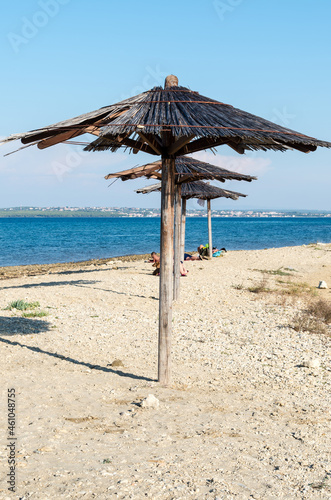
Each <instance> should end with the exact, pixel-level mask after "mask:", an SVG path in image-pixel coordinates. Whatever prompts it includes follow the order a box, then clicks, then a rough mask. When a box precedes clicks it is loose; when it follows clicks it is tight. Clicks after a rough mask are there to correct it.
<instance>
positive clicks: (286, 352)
mask: <svg viewBox="0 0 331 500" xmlns="http://www.w3.org/2000/svg"><path fill="white" fill-rule="evenodd" d="M187 268H188V269H189V273H188V275H187V276H186V277H182V278H181V296H180V300H179V301H178V302H176V303H175V304H174V307H173V345H172V359H173V364H172V372H173V377H172V379H173V381H172V384H171V385H170V386H169V387H161V386H160V385H159V384H158V383H157V381H156V376H157V333H158V306H159V304H158V284H159V278H158V277H156V276H152V270H153V268H152V267H151V265H150V264H149V263H147V262H146V261H144V260H137V261H130V262H125V261H120V260H117V261H114V260H113V261H108V262H104V261H103V262H102V263H96V264H91V265H89V266H81V267H80V266H79V265H77V266H71V267H70V268H66V269H64V270H61V268H53V269H46V270H43V272H44V273H46V274H37V272H36V274H35V275H34V276H31V275H29V276H24V268H22V273H21V274H20V276H19V277H11V278H10V277H8V276H6V275H3V276H2V281H1V282H0V285H1V286H0V288H1V290H0V308H1V314H0V349H1V360H2V363H1V370H0V373H1V374H0V382H1V383H0V387H1V401H2V405H1V412H0V413H1V414H0V428H1V440H0V471H1V475H0V477H1V482H0V498H1V499H7V498H8V499H12V498H20V499H22V500H23V499H24V500H25V499H30V498H32V499H33V500H34V499H40V500H45V499H55V498H56V499H62V498H63V499H65V498H69V499H93V498H95V499H98V500H103V499H137V500H139V499H142V498H151V499H162V500H163V499H169V500H170V499H185V500H186V499H212V500H217V499H229V500H230V499H240V500H245V499H261V500H273V499H302V500H310V499H312V500H315V499H316V500H317V499H323V500H324V499H328V498H331V471H330V450H331V439H330V428H331V426H330V423H331V415H330V408H331V404H330V403H331V401H330V394H331V391H330V379H331V363H330V344H331V342H330V341H331V337H330V334H331V328H330V325H328V324H324V325H323V331H316V332H315V331H313V332H311V331H302V330H300V329H299V330H298V329H294V328H293V326H294V325H295V321H296V317H297V315H298V313H300V311H304V310H305V308H306V304H307V301H316V300H319V299H323V301H326V302H327V303H330V301H331V290H330V288H327V289H318V288H317V287H318V284H319V281H321V280H324V281H325V282H326V283H327V284H328V285H329V286H331V245H309V246H301V247H291V248H278V249H268V250H257V251H236V252H227V253H226V254H225V255H224V256H223V257H219V258H214V259H213V260H212V261H206V260H204V261H194V262H189V263H187ZM27 274H31V273H30V272H29V273H27ZM303 283H305V285H303ZM16 300H24V301H26V302H29V303H32V302H39V304H40V306H38V307H37V308H35V309H33V310H31V311H30V312H31V313H33V312H35V313H36V314H37V313H40V312H45V313H47V315H45V316H42V315H41V314H40V315H39V316H37V315H36V316H29V317H24V316H23V312H22V311H20V310H17V309H11V310H9V309H5V308H6V307H7V306H8V304H9V303H11V302H12V301H16ZM10 388H14V389H15V391H16V398H17V404H16V408H15V412H16V429H15V432H16V435H17V444H16V449H15V452H16V460H17V467H16V477H15V486H16V491H15V493H12V492H10V491H8V484H7V483H6V475H7V473H8V469H9V465H8V447H7V441H8V432H7V427H8V425H7V409H6V402H7V390H8V389H10ZM15 495H16V496H15Z"/></svg>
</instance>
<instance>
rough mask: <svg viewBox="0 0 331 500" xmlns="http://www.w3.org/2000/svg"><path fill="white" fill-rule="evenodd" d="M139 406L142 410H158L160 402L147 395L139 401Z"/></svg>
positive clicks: (151, 395)
mask: <svg viewBox="0 0 331 500" xmlns="http://www.w3.org/2000/svg"><path fill="white" fill-rule="evenodd" d="M140 406H141V407H142V408H158V407H159V406H160V401H159V400H158V399H157V398H156V397H155V396H154V395H153V394H148V396H147V398H145V399H143V400H142V401H141V403H140Z"/></svg>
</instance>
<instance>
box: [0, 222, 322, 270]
mask: <svg viewBox="0 0 331 500" xmlns="http://www.w3.org/2000/svg"><path fill="white" fill-rule="evenodd" d="M212 230H213V245H214V246H217V247H218V248H220V247H225V248H226V249H227V250H252V249H263V248H272V247H283V246H295V245H303V244H308V243H315V242H320V243H330V242H331V218H326V217H316V218H315V217H314V218H277V217H275V218H247V217H243V218H240V217H235V218H213V219H212ZM207 242H208V227H207V219H206V218H189V217H188V218H187V223H186V248H185V249H186V250H187V251H192V250H196V248H197V246H198V245H199V244H200V243H202V244H205V243H207ZM0 248H1V252H0V266H17V265H24V264H51V263H56V262H73V261H75V262H77V261H82V260H88V259H98V258H112V257H117V256H120V255H131V254H144V253H150V252H151V251H156V252H158V251H159V249H160V219H159V218H120V217H118V218H117V217H116V218H104V219H103V218H102V219H101V218H70V219H69V218H68V219H67V218H12V219H11V218H8V219H6V218H3V219H0Z"/></svg>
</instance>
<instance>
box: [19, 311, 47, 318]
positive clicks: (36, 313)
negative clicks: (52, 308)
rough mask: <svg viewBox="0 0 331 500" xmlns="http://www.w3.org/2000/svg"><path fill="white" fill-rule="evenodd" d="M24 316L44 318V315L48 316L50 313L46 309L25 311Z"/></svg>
mask: <svg viewBox="0 0 331 500" xmlns="http://www.w3.org/2000/svg"><path fill="white" fill-rule="evenodd" d="M22 316H23V317H24V318H43V317H44V316H48V313H47V312H45V311H33V312H24V313H23V314H22Z"/></svg>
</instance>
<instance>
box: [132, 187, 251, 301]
mask: <svg viewBox="0 0 331 500" xmlns="http://www.w3.org/2000/svg"><path fill="white" fill-rule="evenodd" d="M155 191H161V182H158V183H157V184H153V185H152V186H147V187H144V188H141V189H137V190H136V193H142V194H149V193H153V192H155ZM246 196H247V195H246V194H242V193H237V192H236V191H229V190H227V189H221V188H219V187H217V186H212V185H210V184H208V183H206V182H202V181H195V182H186V183H185V184H183V185H182V188H181V198H182V210H181V224H180V258H181V260H184V249H185V223H186V200H189V199H191V198H197V199H199V200H207V216H208V244H209V256H210V257H212V248H213V242H212V230H211V206H210V204H211V203H210V200H214V199H216V198H230V199H231V200H238V198H239V197H246ZM176 208H177V207H176ZM177 293H178V292H177V291H176V286H174V294H175V295H177Z"/></svg>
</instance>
